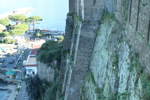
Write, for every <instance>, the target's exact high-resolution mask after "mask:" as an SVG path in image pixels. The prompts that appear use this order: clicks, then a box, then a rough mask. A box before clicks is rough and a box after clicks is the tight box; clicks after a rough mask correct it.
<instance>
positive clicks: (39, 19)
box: [25, 16, 42, 23]
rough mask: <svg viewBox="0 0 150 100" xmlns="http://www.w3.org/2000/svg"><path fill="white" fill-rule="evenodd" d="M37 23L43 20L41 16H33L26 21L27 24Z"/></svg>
mask: <svg viewBox="0 0 150 100" xmlns="http://www.w3.org/2000/svg"><path fill="white" fill-rule="evenodd" d="M37 21H42V18H41V17H40V16H31V17H28V18H26V19H25V22H29V23H32V22H37Z"/></svg>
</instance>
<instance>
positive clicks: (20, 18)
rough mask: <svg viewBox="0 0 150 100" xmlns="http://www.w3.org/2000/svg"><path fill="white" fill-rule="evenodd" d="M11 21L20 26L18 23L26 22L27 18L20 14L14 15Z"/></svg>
mask: <svg viewBox="0 0 150 100" xmlns="http://www.w3.org/2000/svg"><path fill="white" fill-rule="evenodd" d="M9 19H10V20H11V21H14V22H16V24H18V23H21V22H22V21H25V19H26V16H25V15H21V14H19V15H12V16H10V17H9Z"/></svg>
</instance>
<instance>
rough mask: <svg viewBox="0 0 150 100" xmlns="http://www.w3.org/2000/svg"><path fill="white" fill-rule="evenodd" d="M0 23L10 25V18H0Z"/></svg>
mask: <svg viewBox="0 0 150 100" xmlns="http://www.w3.org/2000/svg"><path fill="white" fill-rule="evenodd" d="M0 24H2V25H5V26H6V25H8V24H9V19H8V18H4V19H0Z"/></svg>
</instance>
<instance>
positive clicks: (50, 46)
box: [37, 41, 62, 64]
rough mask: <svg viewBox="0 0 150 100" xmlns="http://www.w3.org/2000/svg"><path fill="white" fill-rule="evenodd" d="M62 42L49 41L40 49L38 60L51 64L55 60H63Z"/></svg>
mask: <svg viewBox="0 0 150 100" xmlns="http://www.w3.org/2000/svg"><path fill="white" fill-rule="evenodd" d="M61 51H62V43H58V42H56V41H47V42H45V43H44V44H43V45H42V47H41V48H40V49H39V50H38V53H37V60H38V61H40V62H43V63H45V64H51V63H52V62H53V61H54V60H57V61H58V64H59V63H60V60H61Z"/></svg>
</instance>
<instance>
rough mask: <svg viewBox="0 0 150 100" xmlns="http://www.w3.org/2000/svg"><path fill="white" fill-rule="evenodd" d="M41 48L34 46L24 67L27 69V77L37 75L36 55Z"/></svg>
mask: <svg viewBox="0 0 150 100" xmlns="http://www.w3.org/2000/svg"><path fill="white" fill-rule="evenodd" d="M40 47H41V45H34V46H33V48H32V50H31V52H30V54H29V56H28V58H27V61H26V63H25V64H24V67H25V68H26V75H27V76H31V75H35V74H37V61H36V54H37V50H38V49H39V48H40Z"/></svg>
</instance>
